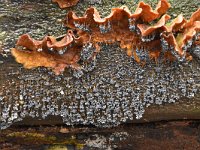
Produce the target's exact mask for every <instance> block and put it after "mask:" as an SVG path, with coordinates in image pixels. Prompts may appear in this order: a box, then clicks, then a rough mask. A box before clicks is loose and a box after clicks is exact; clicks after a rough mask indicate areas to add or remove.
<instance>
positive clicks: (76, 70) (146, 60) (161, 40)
mask: <svg viewBox="0 0 200 150" xmlns="http://www.w3.org/2000/svg"><path fill="white" fill-rule="evenodd" d="M169 7H170V4H169V3H168V2H167V1H166V0H161V1H160V2H159V3H158V5H157V7H156V9H155V10H152V9H151V7H150V6H149V5H147V4H145V3H143V2H140V3H139V5H138V7H137V9H136V12H135V13H134V14H131V13H130V12H129V11H128V10H127V8H126V7H122V8H115V9H113V10H112V13H111V14H110V15H109V16H108V17H106V18H104V19H101V18H100V16H99V14H98V12H97V11H96V9H94V8H89V9H88V10H87V11H86V14H85V16H83V17H77V16H76V15H75V14H74V13H73V12H69V13H68V15H67V17H66V19H65V25H66V26H67V27H69V28H71V29H70V30H68V31H67V34H66V35H64V36H61V37H59V38H55V37H52V36H47V37H45V38H44V39H43V40H41V41H38V40H34V39H32V38H31V37H30V36H29V35H27V34H25V35H22V36H21V37H20V38H19V40H18V42H17V44H16V47H15V48H13V49H12V51H11V52H12V54H13V56H14V57H15V58H16V60H17V62H19V63H21V64H23V65H24V67H25V68H36V69H32V70H26V69H22V68H21V69H20V70H18V69H17V71H18V72H19V73H17V72H16V74H17V77H16V74H15V73H13V74H14V75H12V73H10V75H9V78H7V80H6V81H5V84H3V85H2V86H0V128H1V129H5V128H6V127H8V126H10V125H12V124H13V123H14V122H17V121H21V120H23V118H25V117H27V116H29V117H33V118H34V117H36V118H43V119H45V118H47V117H48V116H50V115H54V116H60V117H61V118H62V120H63V122H64V123H66V124H67V125H75V124H84V125H88V124H92V125H96V126H98V127H110V126H116V125H119V124H120V123H122V122H127V121H130V120H133V119H134V118H136V119H140V118H142V116H143V114H144V112H145V108H146V107H148V106H150V105H152V104H157V105H161V104H165V103H174V102H176V101H179V100H181V99H182V100H185V99H186V101H184V102H185V103H186V102H187V100H188V99H187V98H194V99H195V98H196V97H197V96H196V97H195V95H198V93H199V90H198V88H199V85H200V66H199V65H200V64H199V60H200V36H199V35H200V34H199V29H200V9H199V10H197V11H196V12H194V13H193V15H192V16H191V18H190V19H189V20H185V19H184V18H183V16H182V15H179V16H178V17H177V18H175V19H174V20H173V21H172V22H168V20H169V19H170V17H169V15H166V14H165V13H166V11H167V9H168V8H169ZM191 60H192V61H191ZM40 66H43V67H40ZM37 67H38V68H37ZM48 68H52V69H53V70H54V72H52V71H51V70H49V69H48ZM65 68H68V69H67V70H66V71H64V70H65ZM54 73H56V74H58V75H57V76H55V75H54ZM61 73H63V74H61ZM6 75H7V74H6ZM16 78H17V79H16ZM15 79H16V80H15ZM13 87H14V88H13ZM12 93H13V95H12ZM178 106H179V105H177V107H178ZM162 108H163V109H164V106H163V107H162ZM162 108H161V109H162ZM169 111H171V110H169ZM149 113H151V112H149ZM160 113H161V114H160ZM159 114H160V115H162V112H160V111H159ZM150 115H152V114H150ZM147 116H148V114H147ZM159 117H161V118H162V117H164V115H163V116H156V117H155V118H159ZM173 117H176V116H173ZM147 119H148V118H147ZM167 119H169V118H167Z"/></svg>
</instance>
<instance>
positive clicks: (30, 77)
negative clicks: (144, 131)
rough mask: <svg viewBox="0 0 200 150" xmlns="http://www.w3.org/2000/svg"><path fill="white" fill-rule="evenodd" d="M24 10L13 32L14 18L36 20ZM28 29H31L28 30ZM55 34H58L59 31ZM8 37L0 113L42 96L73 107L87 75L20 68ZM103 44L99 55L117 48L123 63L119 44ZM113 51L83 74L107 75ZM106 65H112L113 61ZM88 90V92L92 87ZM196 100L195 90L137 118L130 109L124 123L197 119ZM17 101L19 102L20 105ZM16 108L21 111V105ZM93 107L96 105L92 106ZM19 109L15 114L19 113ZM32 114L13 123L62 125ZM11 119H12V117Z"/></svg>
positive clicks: (1, 62) (0, 73)
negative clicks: (130, 116)
mask: <svg viewBox="0 0 200 150" xmlns="http://www.w3.org/2000/svg"><path fill="white" fill-rule="evenodd" d="M39 4H41V3H34V4H31V5H27V4H26V5H25V4H23V5H19V6H18V7H19V8H20V9H21V10H22V12H26V13H27V10H28V11H30V13H34V9H36V8H40V5H39ZM34 5H36V6H37V7H33V6H34ZM41 5H43V4H41ZM109 10H110V9H109ZM44 11H47V10H46V9H44ZM49 11H50V10H49ZM192 11H193V10H192ZM26 13H24V14H23V15H25V17H24V16H23V15H22V14H20V15H19V16H20V17H19V18H18V17H16V16H14V19H13V20H12V21H13V22H12V24H11V25H10V26H12V27H13V28H14V29H16V30H15V31H16V33H17V34H19V35H20V32H19V31H18V30H17V29H19V27H17V26H16V25H15V22H14V21H17V20H20V19H21V21H23V17H24V18H26V19H25V21H24V22H25V23H24V24H25V26H26V25H27V24H28V25H29V26H30V27H31V28H33V27H32V26H31V24H32V22H34V21H36V20H37V18H33V20H31V21H29V18H30V16H28V17H27V16H26ZM13 14H14V13H13ZM4 15H5V14H4ZM6 15H7V14H6ZM42 15H43V16H44V14H42ZM42 15H41V16H40V18H42ZM0 17H1V18H0V19H2V18H3V19H2V21H3V23H8V22H9V21H8V20H7V21H6V19H5V18H6V17H5V16H3V15H2V16H0ZM10 17H11V16H10ZM12 17H13V16H12ZM59 17H60V16H59ZM8 18H9V17H8ZM51 20H52V18H51ZM40 21H41V20H40ZM42 21H44V20H42ZM42 21H41V22H42ZM41 22H40V23H41ZM40 23H38V24H37V26H38V28H42V30H41V31H40V32H42V33H43V34H46V33H45V32H46V31H45V32H44V30H43V29H46V27H45V24H40ZM1 26H3V25H1ZM4 29H5V30H6V32H7V34H9V35H10V36H11V35H12V34H11V32H10V30H8V29H6V28H4ZM24 30H25V29H24ZM26 30H27V29H26ZM29 31H31V29H30V30H29ZM56 31H57V30H56ZM40 32H39V33H40ZM39 33H38V34H39ZM1 35H3V34H1ZM19 35H18V36H19ZM35 35H37V34H35ZM58 35H60V33H59V34H58ZM55 36H56V35H55ZM40 37H43V36H40ZM9 38H10V37H9ZM9 38H5V39H6V40H3V41H4V43H3V45H6V46H7V49H6V50H7V51H5V50H4V52H3V55H2V56H0V96H1V97H0V102H2V100H3V101H4V103H2V105H0V112H1V113H0V114H3V113H2V112H3V111H4V106H5V103H6V104H8V105H9V104H10V105H11V107H12V108H13V106H17V107H18V108H17V109H19V107H20V106H22V105H24V103H25V102H44V101H42V100H44V99H43V98H49V97H50V98H51V100H50V102H53V103H54V102H56V103H58V104H59V103H61V102H63V101H65V102H66V104H67V105H66V106H70V107H72V106H73V104H72V103H71V102H73V103H76V102H77V101H74V96H75V94H74V93H73V92H74V91H76V89H80V87H82V86H88V84H89V85H90V83H89V82H86V81H87V80H88V78H89V77H88V78H87V76H85V77H84V80H83V81H81V79H76V78H73V77H71V74H73V70H71V72H70V70H68V71H66V72H65V73H64V74H63V75H61V76H58V77H56V76H55V75H54V74H53V73H52V72H51V71H49V70H46V69H44V68H42V69H35V70H26V69H22V66H21V65H19V64H17V63H16V62H15V61H14V58H13V57H12V56H10V51H8V46H9V47H13V45H12V44H13V43H12V42H13V41H12V42H11V43H9V42H10V41H9ZM15 38H17V37H15ZM6 42H8V43H6ZM1 47H2V46H1ZM102 47H104V50H103V54H102V56H103V57H102V58H104V56H106V55H107V53H106V50H111V51H112V52H113V51H116V53H114V52H113V53H112V54H113V55H114V56H115V55H116V57H118V56H119V60H118V61H116V62H115V63H114V62H113V64H115V65H120V63H124V62H125V61H124V60H123V59H121V58H123V57H121V55H118V53H117V51H120V49H119V45H117V46H106V45H103V46H102ZM5 52H6V53H7V54H8V57H5V56H6V54H5ZM112 54H111V56H106V58H105V59H103V61H102V62H101V61H100V62H97V63H98V65H97V66H98V67H99V70H98V71H99V73H98V72H97V70H95V71H93V72H89V73H86V74H91V76H92V80H93V77H95V78H96V79H99V78H100V76H101V74H102V76H103V77H104V78H107V74H104V73H106V71H108V70H110V69H109V68H106V67H105V66H106V65H107V64H108V62H111V61H112V60H113V59H114V57H113V58H112V59H111V60H109V61H107V59H109V58H111V57H112V56H113V55H112ZM122 54H123V53H122ZM3 56H4V57H3ZM123 56H125V55H123ZM104 60H105V61H104ZM106 61H107V62H106ZM126 63H128V62H126ZM192 64H193V66H194V68H195V69H196V70H195V69H194V70H195V71H197V75H196V77H194V80H195V81H194V82H195V83H194V85H195V88H199V74H198V73H199V72H198V71H199V70H198V69H197V68H198V67H199V60H198V58H197V59H194V62H192ZM109 65H112V63H111V64H109ZM109 65H108V67H109ZM183 66H184V65H183ZM118 67H119V66H118ZM140 67H141V66H140ZM153 67H155V68H156V64H154V65H153ZM168 67H169V66H168ZM184 67H185V66H184ZM113 68H115V67H113ZM141 68H142V67H141ZM155 68H154V69H152V70H151V68H149V69H147V70H146V71H147V72H148V73H146V74H145V77H147V76H150V75H152V76H153V75H156V74H157V72H156V71H155V70H156V69H155ZM169 68H170V67H169ZM104 69H105V70H106V69H107V70H106V71H105V72H103V70H104ZM192 69H193V68H192ZM192 69H191V68H190V67H189V66H188V67H187V66H186V67H185V68H183V72H181V73H180V74H181V75H182V74H184V73H185V74H186V76H187V75H188V74H189V73H190V71H191V70H192ZM163 70H165V69H164V68H163ZM101 71H102V72H101ZM114 71H115V70H114ZM76 75H77V74H76ZM109 75H110V74H109ZM109 75H108V76H109ZM88 76H89V75H88ZM174 76H175V75H174ZM65 77H66V78H65ZM109 77H110V76H109ZM175 77H176V76H175ZM71 78H73V79H72V80H71ZM133 78H134V77H133ZM125 79H126V78H125ZM125 79H124V80H123V81H124V83H123V82H122V84H121V83H120V86H126V84H125ZM128 79H131V78H128ZM68 80H70V81H69V82H70V83H68ZM103 80H104V79H103ZM177 80H178V79H177ZM76 81H81V84H80V87H79V88H76V87H73V88H70V87H69V85H70V86H73V85H75V84H72V82H73V83H75V82H76ZM116 81H120V80H116ZM158 81H159V80H158ZM175 81H176V79H175ZM175 81H174V82H175ZM105 82H107V81H105ZM66 83H67V84H66ZM76 85H79V84H78V83H76ZM138 85H139V84H138ZM136 87H137V84H135V83H134V84H133V89H134V90H135V89H136ZM107 88H109V86H108V85H107V83H106V86H105V90H108V89H107ZM189 88H190V87H189ZM111 90H112V88H111ZM173 90H175V92H174V94H176V89H173V88H172V89H170V91H172V93H173ZM188 90H190V89H188ZM88 91H89V92H91V89H90V90H88ZM142 92H144V91H142ZM179 92H180V91H179ZM177 93H178V92H177ZM178 94H180V93H178ZM187 94H188V93H187ZM171 95H173V94H171ZM37 96H38V97H37ZM70 96H72V97H71V98H69V97H70ZM85 96H86V95H85ZM2 97H3V98H2ZM60 97H61V100H60ZM199 100H200V95H199V92H198V93H195V96H194V97H193V98H190V99H187V98H186V97H180V98H179V100H177V101H176V103H174V104H172V103H170V104H168V103H165V102H163V103H162V105H153V104H151V105H150V106H149V107H148V108H145V112H141V114H140V113H138V114H136V116H137V115H138V116H139V117H138V119H135V115H133V113H134V110H133V112H131V115H132V116H133V118H132V119H131V120H129V119H128V120H126V122H129V123H143V122H152V121H161V120H182V119H200V115H199V114H200V102H199ZM44 103H45V102H44ZM17 104H19V106H18V105H17ZM91 104H92V103H91ZM104 105H108V104H107V103H105V104H104ZM44 106H45V104H44ZM60 106H62V105H59V107H60ZM6 107H7V106H6ZM120 107H121V106H120ZM40 108H41V107H40ZM87 108H90V107H89V106H85V107H84V109H85V113H87V111H89V110H87ZM120 109H121V111H122V112H123V109H124V108H123V107H121V108H120ZM132 109H133V108H132ZM19 110H20V111H21V108H20V109H19ZM19 110H13V111H14V112H15V111H19ZM32 110H37V104H34V105H33V106H31V107H30V109H28V111H29V113H30V112H32ZM74 110H78V111H80V110H79V108H76V109H74ZM94 110H95V108H94ZM142 110H143V109H142ZM9 111H10V112H12V109H10V110H9ZM20 111H19V112H18V113H20ZM39 111H41V110H39ZM101 113H104V112H101ZM101 113H100V114H98V116H101V115H102V114H101ZM143 113H144V114H143ZM13 114H14V113H13ZM83 114H84V113H83ZM18 115H19V114H18ZM95 115H97V114H94V115H93V116H94V117H95ZM105 115H106V112H105ZM140 115H143V117H141V116H140ZM2 116H3V115H2ZM33 116H35V117H34V118H31V117H27V118H25V119H23V120H22V121H20V122H19V120H17V123H16V125H57V124H63V120H62V118H61V117H59V116H54V117H53V116H48V117H47V118H46V119H42V118H41V117H40V118H39V120H38V118H37V116H36V114H33ZM102 116H103V115H102ZM13 117H15V116H13ZM84 117H85V118H87V117H86V116H84ZM84 117H83V118H84ZM120 117H124V116H123V113H122V116H120ZM120 117H119V118H120ZM22 118H23V117H22ZM119 118H118V119H119ZM128 118H129V117H128ZM139 118H140V119H139ZM11 119H13V118H11ZM107 119H108V118H107ZM13 120H14V121H15V119H13ZM13 120H12V121H13ZM7 121H9V120H7ZM70 122H72V120H71V121H70ZM116 122H117V123H119V122H120V121H119V120H117V121H116ZM122 122H123V121H122ZM65 123H67V122H66V121H65ZM91 124H92V123H91ZM9 125H11V124H9ZM109 125H111V124H109Z"/></svg>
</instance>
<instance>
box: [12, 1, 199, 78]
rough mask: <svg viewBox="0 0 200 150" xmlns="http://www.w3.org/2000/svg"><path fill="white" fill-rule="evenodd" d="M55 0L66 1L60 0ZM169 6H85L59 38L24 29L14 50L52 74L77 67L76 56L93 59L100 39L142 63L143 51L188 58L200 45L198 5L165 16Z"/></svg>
mask: <svg viewBox="0 0 200 150" xmlns="http://www.w3.org/2000/svg"><path fill="white" fill-rule="evenodd" d="M57 2H59V5H60V6H61V7H63V6H64V5H62V3H63V2H64V0H60V1H57ZM70 2H71V1H70ZM169 8H170V4H169V3H168V1H167V0H160V1H159V3H158V5H157V7H156V9H155V10H153V9H152V8H151V7H150V6H149V5H148V4H145V3H144V2H140V3H139V4H138V7H137V8H136V11H135V13H133V14H131V13H130V11H129V10H128V8H127V7H121V8H113V9H112V11H111V14H110V15H108V16H107V17H105V18H101V17H100V15H99V13H98V11H97V10H96V9H95V8H89V9H87V10H86V13H85V15H84V16H83V17H77V16H76V14H75V13H74V12H69V13H68V14H67V17H66V18H65V22H64V23H65V25H66V26H67V27H69V28H71V30H69V31H68V32H67V34H66V35H65V36H64V37H63V38H62V39H60V40H57V39H56V38H55V37H52V36H47V37H45V38H44V39H43V40H41V41H37V40H34V39H32V38H31V37H30V36H29V35H27V34H25V35H22V36H21V37H20V38H19V40H18V42H17V44H16V47H15V48H13V49H12V54H13V56H14V57H15V58H16V61H17V62H19V63H21V64H23V65H24V67H25V68H34V67H39V66H43V67H48V68H52V69H53V70H54V72H55V73H56V74H60V73H61V72H63V71H64V69H65V68H68V67H71V68H73V69H77V70H80V69H81V68H82V66H81V64H80V63H79V62H80V61H83V62H84V63H87V64H88V63H90V62H91V61H93V60H95V59H96V55H97V54H98V53H99V52H100V50H101V44H102V43H105V44H112V43H119V45H120V47H121V48H122V49H124V50H125V51H126V53H127V55H128V56H130V57H133V58H134V60H135V61H136V62H137V63H140V64H142V65H145V63H146V61H145V59H144V58H143V56H141V55H140V53H141V51H144V52H145V53H147V55H148V56H147V57H148V58H150V59H151V60H154V61H155V62H157V61H158V59H161V60H163V62H164V61H167V60H169V61H184V60H192V56H191V54H190V50H189V49H190V48H191V47H194V46H197V45H199V40H198V39H199V34H198V33H199V31H200V9H198V10H197V11H196V12H194V13H193V14H192V16H191V18H190V19H189V20H186V19H184V18H183V16H182V15H178V16H177V18H175V19H174V20H172V21H169V20H170V16H169V15H168V14H166V12H167V10H168V9H169ZM88 49H92V51H90V52H89V51H88Z"/></svg>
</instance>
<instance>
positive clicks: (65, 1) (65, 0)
mask: <svg viewBox="0 0 200 150" xmlns="http://www.w3.org/2000/svg"><path fill="white" fill-rule="evenodd" d="M78 1H79V0H53V2H56V3H58V5H59V7H60V8H66V7H71V6H74V5H76V4H77V3H78Z"/></svg>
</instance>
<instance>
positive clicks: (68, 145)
mask: <svg viewBox="0 0 200 150" xmlns="http://www.w3.org/2000/svg"><path fill="white" fill-rule="evenodd" d="M199 135H200V122H199V121H174V122H154V123H143V124H123V125H120V126H118V127H116V128H109V129H108V128H101V129H97V128H95V127H92V126H87V127H83V126H74V127H67V126H23V127H18V126H15V127H12V128H9V129H6V130H3V131H1V134H0V148H1V149H3V150H16V149H26V150H27V149H41V150H58V149H59V150H62V149H63V150H64V149H65V150H66V149H67V150H102V149H103V150H104V149H105V150H107V149H115V150H124V149H127V150H129V149H130V150H151V149H156V150H161V149H163V150H168V149H177V150H181V149H191V150H192V149H199V148H200V136H199Z"/></svg>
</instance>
